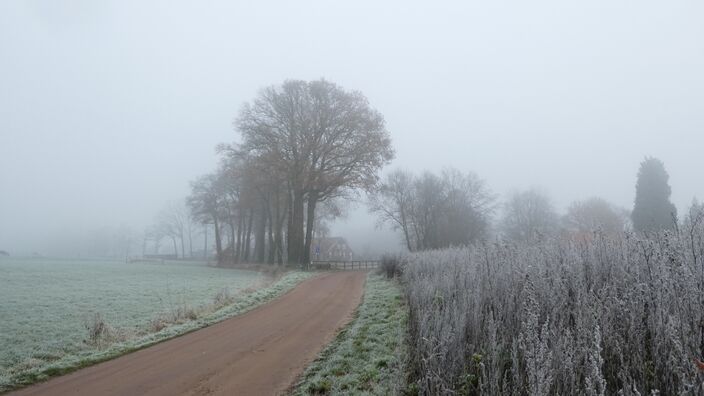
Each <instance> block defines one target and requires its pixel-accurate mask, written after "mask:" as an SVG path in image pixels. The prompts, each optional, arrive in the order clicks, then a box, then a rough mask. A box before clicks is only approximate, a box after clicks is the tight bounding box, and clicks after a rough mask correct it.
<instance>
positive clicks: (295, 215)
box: [288, 191, 305, 264]
mask: <svg viewBox="0 0 704 396" xmlns="http://www.w3.org/2000/svg"><path fill="white" fill-rule="evenodd" d="M303 201H304V194H303V191H295V192H294V194H293V202H292V207H291V223H290V225H289V228H288V240H289V243H288V263H289V264H303V254H304V253H303V248H304V247H305V246H304V244H305V241H304V239H303V219H304V206H303V203H304V202H303Z"/></svg>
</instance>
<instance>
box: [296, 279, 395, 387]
mask: <svg viewBox="0 0 704 396" xmlns="http://www.w3.org/2000/svg"><path fill="white" fill-rule="evenodd" d="M407 321H408V314H407V309H406V305H405V303H404V299H403V296H402V293H401V289H400V287H399V286H398V285H397V284H396V282H394V281H390V280H387V279H385V278H383V277H382V276H380V275H373V274H372V275H369V277H368V279H367V283H366V286H365V293H364V301H363V302H362V303H361V304H360V306H359V308H358V310H357V313H356V316H355V319H354V320H353V321H352V323H350V324H349V325H348V326H347V327H346V328H345V329H344V330H343V331H342V332H341V333H340V334H339V335H338V336H337V337H336V338H335V340H334V341H333V342H332V343H331V344H330V345H329V346H328V347H327V348H326V349H325V350H324V351H323V353H322V354H321V355H320V356H319V357H318V359H317V360H316V361H315V362H313V364H311V365H310V366H309V367H308V368H307V369H306V371H305V373H304V374H303V377H302V379H301V381H300V382H299V383H298V384H297V385H296V387H295V389H294V390H293V394H294V395H315V394H330V395H336V394H354V395H389V394H398V393H400V391H401V390H402V389H403V386H404V383H405V361H406V347H405V345H406V344H405V337H406V328H407V327H406V325H407Z"/></svg>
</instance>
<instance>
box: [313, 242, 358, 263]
mask: <svg viewBox="0 0 704 396" xmlns="http://www.w3.org/2000/svg"><path fill="white" fill-rule="evenodd" d="M353 257H354V252H353V251H352V248H350V246H349V245H348V244H347V241H346V240H345V238H341V237H331V238H315V239H313V241H312V243H311V244H310V258H311V260H313V261H321V260H352V258H353Z"/></svg>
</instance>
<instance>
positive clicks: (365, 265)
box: [310, 260, 380, 270]
mask: <svg viewBox="0 0 704 396" xmlns="http://www.w3.org/2000/svg"><path fill="white" fill-rule="evenodd" d="M379 263H380V262H379V261H375V260H356V261H311V263H310V268H311V269H337V270H363V269H373V268H379Z"/></svg>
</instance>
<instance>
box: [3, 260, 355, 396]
mask: <svg viewBox="0 0 704 396" xmlns="http://www.w3.org/2000/svg"><path fill="white" fill-rule="evenodd" d="M365 279H366V273H364V272H336V273H326V274H323V275H320V276H317V277H315V278H312V279H309V280H306V281H304V282H303V283H301V284H300V285H298V286H297V287H296V288H295V289H293V290H292V291H290V292H288V293H287V294H285V295H284V296H282V297H280V298H278V299H276V300H274V301H272V302H270V303H268V304H265V305H263V306H261V307H258V308H256V309H254V310H252V311H250V312H247V313H245V314H243V315H240V316H237V317H234V318H231V319H227V320H225V321H222V322H220V323H217V324H214V325H212V326H210V327H206V328H204V329H202V330H198V331H195V332H192V333H189V334H186V335H183V336H181V337H178V338H175V339H172V340H169V341H165V342H163V343H160V344H157V345H154V346H151V347H149V348H146V349H142V350H140V351H137V352H133V353H130V354H127V355H124V356H121V357H119V358H117V359H114V360H110V361H107V362H103V363H100V364H97V365H95V366H91V367H88V368H85V369H81V370H79V371H76V372H74V373H71V374H68V375H65V376H62V377H57V378H54V379H50V380H49V381H47V382H43V383H40V384H37V385H33V386H30V387H28V388H25V389H21V390H19V391H18V392H16V393H12V394H13V395H14V394H16V395H91V396H92V395H206V394H207V395H234V394H237V395H276V394H281V393H284V392H285V391H286V390H287V388H288V387H289V386H291V385H292V383H293V381H295V379H296V377H297V376H298V375H299V374H300V373H301V372H302V371H303V369H304V368H305V366H306V365H307V364H308V363H310V362H311V361H312V360H313V359H314V358H315V357H316V356H317V354H318V353H319V352H320V351H321V350H322V349H323V347H324V346H325V345H326V344H327V343H328V342H330V341H331V340H332V339H333V337H334V336H335V334H336V332H337V331H338V330H339V329H340V328H341V327H342V326H344V325H345V324H346V323H347V322H348V321H349V320H350V319H351V318H352V314H353V313H354V310H355V308H356V307H357V305H358V304H359V302H360V300H361V297H362V293H363V292H364V281H365Z"/></svg>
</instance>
